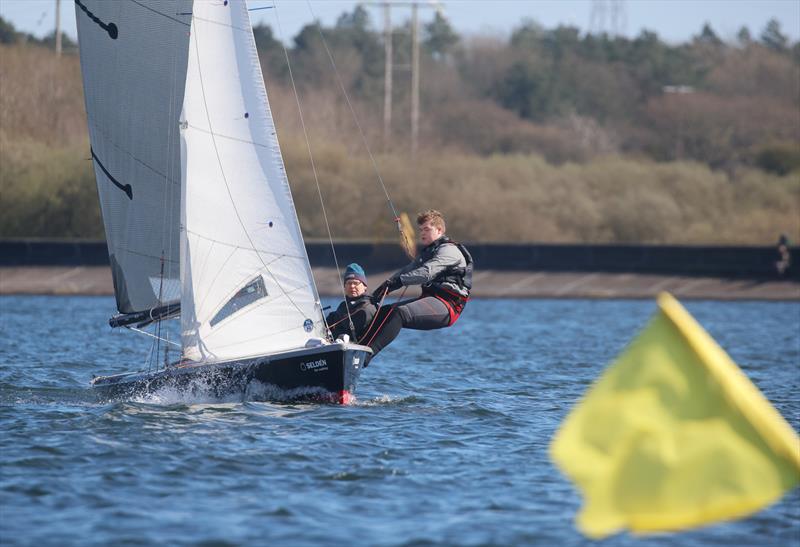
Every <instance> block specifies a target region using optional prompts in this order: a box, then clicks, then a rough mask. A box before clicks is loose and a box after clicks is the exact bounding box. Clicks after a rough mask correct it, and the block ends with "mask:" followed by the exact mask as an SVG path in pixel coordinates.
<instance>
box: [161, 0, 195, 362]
mask: <svg viewBox="0 0 800 547" xmlns="http://www.w3.org/2000/svg"><path fill="white" fill-rule="evenodd" d="M177 4H178V2H177V1H176V2H175V7H176V8H177ZM190 21H191V19H190ZM189 29H190V30H191V24H190V26H189ZM186 41H187V44H186V47H187V51H188V47H189V44H188V41H189V40H188V38H187V40H186ZM170 50H171V53H172V74H173V77H172V79H171V81H170V88H169V119H168V123H167V168H166V171H167V173H166V174H165V175H164V179H165V180H166V181H167V182H169V181H170V179H171V178H172V177H174V174H175V166H176V162H175V153H176V152H177V153H178V154H179V156H178V165H180V152H179V150H180V148H178V149H177V150H176V148H175V140H176V137H177V139H180V135H176V132H175V129H176V126H177V122H178V120H177V119H176V115H175V114H176V113H175V109H176V99H177V87H178V71H177V70H176V69H177V65H178V55H177V52H178V48H177V47H172V48H170ZM181 191H182V189H181V187H180V186H178V195H180V193H181ZM174 197H175V196H174V188H173V187H171V186H170V185H165V191H164V200H163V204H162V206H163V215H162V230H161V248H162V251H161V277H160V279H159V286H158V301H159V303H161V304H163V302H164V278H165V267H164V266H165V264H164V260H165V257H164V250H163V249H164V247H166V248H167V253H166V255H167V256H170V257H171V256H174V255H173V253H174V251H175V249H174V248H173V245H174V239H175V238H173V237H171V234H172V227H173V226H174V225H175V218H174V212H175V207H174ZM178 204H179V207H178V208H179V209H180V198H179V199H178ZM165 238H166V241H164V239H165ZM178 241H180V221H179V222H178ZM179 267H180V264H179ZM178 300H180V295H178ZM161 323H162V321H161V320H160V319H159V320H158V322H157V327H156V329H157V331H156V332H157V335H158V337H159V338H161ZM169 335H170V333H169V331H167V340H168V341H169ZM168 348H169V345H167V346H165V350H167V349H168ZM160 349H161V347H160V345H159V347H157V348H156V360H157V359H158V353H159V350H160ZM165 361H166V359H165Z"/></svg>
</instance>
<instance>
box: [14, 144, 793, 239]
mask: <svg viewBox="0 0 800 547" xmlns="http://www.w3.org/2000/svg"><path fill="white" fill-rule="evenodd" d="M282 144H283V149H284V155H285V160H286V166H287V171H288V173H289V177H290V181H291V184H292V190H293V193H294V196H295V202H296V205H297V209H298V213H299V216H300V222H301V225H302V227H303V231H304V233H305V234H306V236H308V237H326V231H325V226H324V221H323V215H322V212H321V208H320V204H319V198H318V196H317V190H316V185H315V182H314V177H313V173H312V170H311V166H310V163H309V160H308V155H307V152H306V150H305V145H304V144H301V142H300V141H299V140H292V139H287V140H285V141H284V142H283V143H282ZM87 150H88V144H85V145H81V144H69V145H66V146H63V147H58V146H54V145H46V144H44V143H41V142H37V141H33V140H29V139H26V140H18V141H13V140H11V139H9V138H8V137H7V136H3V137H2V139H0V166H2V167H0V169H1V174H2V192H0V208H2V211H3V214H2V215H0V237H24V236H37V237H102V234H103V228H102V222H101V219H100V213H99V206H98V202H97V191H96V189H95V183H94V175H93V172H92V168H91V162H90V161H87V159H86V158H87V156H88V153H87ZM314 156H315V161H316V167H317V172H318V175H319V180H320V185H321V189H322V193H323V196H324V198H325V205H326V208H327V213H328V218H329V220H330V221H331V226H332V229H333V231H334V236H335V237H336V238H357V239H391V238H393V237H394V234H395V232H394V225H393V223H392V221H391V214H390V212H389V210H388V208H387V206H386V201H385V197H384V196H383V192H382V190H381V189H380V186H379V184H378V182H377V179H376V176H375V173H374V170H373V168H372V165H371V163H370V162H369V160H368V159H367V158H366V157H359V156H358V155H354V154H353V153H352V152H351V151H349V150H347V149H345V148H344V147H340V146H337V145H331V144H321V145H316V146H315V150H314ZM377 163H378V166H379V170H380V173H381V176H382V178H383V181H384V183H385V184H386V186H387V187H388V189H389V191H390V193H391V195H392V198H393V199H394V201H395V203H396V205H397V206H398V208H399V209H400V210H403V211H408V212H410V213H414V212H416V211H419V210H423V209H426V208H430V207H433V208H437V209H440V210H442V211H443V212H444V213H445V214H446V215H447V218H448V219H449V226H448V227H449V232H450V233H451V234H452V235H453V236H454V237H457V238H460V239H464V240H471V241H523V242H524V241H528V242H533V241H539V242H563V243H566V242H581V243H615V242H616V243H620V242H631V243H633V242H639V243H676V244H680V243H686V244H698V243H707V244H727V243H737V244H770V243H772V242H774V240H776V239H777V236H778V234H780V233H786V234H788V235H789V237H790V238H791V239H792V240H793V241H799V240H800V177H798V176H797V174H794V175H791V174H790V175H787V176H783V177H780V176H776V175H771V174H767V173H765V172H763V171H759V170H755V169H746V168H743V169H740V170H738V171H736V172H734V173H732V174H726V173H724V172H721V171H712V170H710V169H709V168H708V167H707V166H705V165H702V164H698V163H691V162H671V163H657V162H654V161H651V160H642V159H630V158H623V157H604V158H597V159H594V160H592V161H589V162H587V163H582V164H571V163H567V164H564V165H560V166H554V165H551V164H549V163H547V162H546V161H544V160H543V159H542V158H541V157H538V156H531V155H495V156H489V157H479V156H473V155H465V154H459V153H442V154H434V153H428V154H422V155H421V157H420V158H419V159H418V160H417V161H416V162H410V161H408V160H407V159H405V158H400V157H397V156H378V157H377Z"/></svg>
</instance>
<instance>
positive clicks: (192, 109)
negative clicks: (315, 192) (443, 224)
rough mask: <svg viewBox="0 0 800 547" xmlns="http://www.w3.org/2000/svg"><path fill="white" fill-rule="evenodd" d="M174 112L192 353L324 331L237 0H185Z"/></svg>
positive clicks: (294, 339)
mask: <svg viewBox="0 0 800 547" xmlns="http://www.w3.org/2000/svg"><path fill="white" fill-rule="evenodd" d="M190 34H191V37H190V45H189V61H188V68H187V74H186V89H185V95H184V102H183V113H182V118H181V128H182V129H181V147H182V148H181V162H182V163H181V165H182V169H181V177H182V178H181V181H182V201H183V208H182V215H183V218H182V222H181V225H182V232H181V291H182V292H181V301H182V304H183V306H182V313H181V331H182V341H183V347H184V356H185V357H186V358H188V359H192V360H195V361H203V362H214V361H219V360H225V359H236V358H242V357H245V356H251V355H259V354H262V355H263V354H269V353H276V352H280V351H285V350H288V349H293V348H298V347H302V346H303V345H305V344H306V342H307V341H308V340H309V339H310V338H321V337H324V335H325V328H324V321H323V317H322V309H321V305H320V304H319V297H318V295H317V292H316V286H315V284H314V279H313V276H312V274H311V268H310V265H309V263H308V258H307V255H306V251H305V246H304V244H303V237H302V234H301V232H300V226H299V224H298V222H297V215H296V212H295V208H294V203H293V202H292V198H291V192H290V189H289V185H288V180H287V179H286V174H285V169H284V167H283V159H282V157H281V153H280V148H279V146H278V142H277V137H276V133H275V126H274V122H273V120H272V115H271V112H270V110H269V104H268V101H267V95H266V90H265V89H264V83H263V77H262V74H261V67H260V64H259V60H258V55H257V53H256V50H255V42H254V39H253V35H252V30H251V27H250V20H249V15H248V13H247V6H246V4H245V3H244V2H243V1H229V2H227V3H222V2H206V1H201V0H197V1H196V2H195V4H194V7H193V11H192V28H191V33H190Z"/></svg>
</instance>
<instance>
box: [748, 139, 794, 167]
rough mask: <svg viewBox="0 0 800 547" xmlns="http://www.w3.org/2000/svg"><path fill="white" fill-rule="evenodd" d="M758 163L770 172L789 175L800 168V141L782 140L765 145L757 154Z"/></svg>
mask: <svg viewBox="0 0 800 547" xmlns="http://www.w3.org/2000/svg"><path fill="white" fill-rule="evenodd" d="M756 165H758V166H759V167H760V168H761V169H764V170H765V171H769V172H770V173H777V174H778V175H788V174H789V173H791V172H792V171H795V170H798V169H800V143H796V142H782V143H777V144H771V145H767V146H764V147H762V148H761V149H760V150H759V151H758V153H757V154H756Z"/></svg>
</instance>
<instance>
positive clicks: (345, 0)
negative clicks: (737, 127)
mask: <svg viewBox="0 0 800 547" xmlns="http://www.w3.org/2000/svg"><path fill="white" fill-rule="evenodd" d="M57 1H58V0H0V16H2V17H3V18H4V19H6V20H8V21H10V22H11V23H12V24H13V25H14V26H15V27H16V28H17V29H18V30H22V31H24V32H29V33H31V34H34V35H36V36H38V37H42V36H44V35H45V34H48V33H49V32H51V31H52V29H53V27H54V25H55V5H56V2H57ZM105 1H108V2H117V1H124V0H105ZM421 1H422V3H424V4H431V2H425V0H421ZM274 3H275V4H277V7H278V12H277V16H278V17H279V19H280V31H279V30H278V25H277V20H276V12H275V10H274V9H258V8H264V7H267V6H272V5H273V0H250V1H249V6H250V9H251V10H253V11H251V13H250V16H251V18H252V20H253V23H254V24H255V23H257V22H264V23H266V24H269V25H270V26H272V27H273V29H274V30H275V34H276V36H277V37H279V38H281V39H283V40H284V42H286V43H290V42H291V38H292V37H294V36H295V35H296V34H297V32H298V31H299V30H300V29H301V28H302V27H303V26H304V25H306V24H308V23H310V22H311V21H313V19H314V17H315V16H316V17H317V18H319V19H321V20H322V23H323V24H324V25H332V24H333V23H335V21H336V19H337V17H338V16H339V15H340V14H341V13H342V12H343V11H352V10H353V8H354V7H355V6H356V5H357V4H359V3H364V4H366V5H369V3H370V2H357V1H355V0H308V1H307V0H274ZM438 3H439V5H440V6H441V9H442V10H443V13H444V15H445V17H447V18H448V20H449V21H450V23H451V24H452V26H453V27H454V28H455V29H456V31H457V32H458V33H460V34H464V35H475V34H491V35H496V36H507V35H509V34H510V33H511V31H512V30H513V29H514V28H516V27H518V26H519V25H520V23H521V22H522V21H523V20H524V19H525V18H530V19H533V20H534V21H536V22H538V23H540V24H541V25H543V26H544V27H545V28H553V27H555V26H558V25H559V24H565V25H572V26H576V27H578V28H580V29H581V30H582V31H584V32H585V31H588V30H590V29H591V28H597V26H599V27H600V28H603V29H605V30H607V31H609V32H611V31H613V30H614V29H615V26H614V25H613V24H612V21H611V6H612V5H621V6H622V7H623V9H622V11H621V13H622V14H623V15H624V16H623V17H620V18H618V21H619V23H618V25H617V27H616V28H618V30H619V31H621V32H620V33H621V34H624V35H626V36H629V37H633V36H636V35H638V34H639V33H640V32H641V31H642V30H643V29H647V30H650V31H654V32H656V33H657V34H658V35H659V36H660V37H661V38H662V39H663V40H665V41H667V42H671V43H678V42H683V41H686V40H688V39H690V38H691V37H692V36H693V35H696V34H698V32H699V31H700V29H701V28H702V26H703V24H704V23H706V22H708V23H709V24H710V25H711V27H712V28H713V29H714V31H715V32H716V33H717V35H718V36H720V37H721V38H722V39H725V40H733V39H734V37H735V36H736V33H737V32H738V31H739V29H740V28H741V27H742V26H747V27H748V28H749V29H750V32H751V34H752V35H753V36H758V35H759V34H760V33H761V31H762V29H763V28H764V26H765V25H766V23H767V21H769V20H770V19H771V18H776V19H777V20H778V21H779V22H780V23H781V28H782V30H783V33H784V34H786V35H787V36H789V38H790V39H791V40H792V41H797V40H800V0H445V1H441V2H438ZM309 5H310V7H309ZM602 7H605V14H606V15H605V17H595V18H594V20H595V21H599V25H597V24H596V25H595V26H594V27H592V25H591V23H592V21H593V18H592V15H593V13H594V14H595V15H596V16H597V15H599V14H601V13H603V10H602V9H600V8H602ZM368 9H369V11H370V13H371V15H372V20H373V22H374V24H375V25H378V26H382V24H383V12H382V9H381V8H379V7H377V6H373V7H369V8H368ZM312 12H313V14H314V15H312ZM433 13H434V10H433V9H421V10H420V21H421V22H423V23H424V22H426V21H429V20H430V19H431V18H432V17H433ZM409 17H410V8H408V7H400V6H398V7H394V8H393V9H392V19H393V22H395V23H397V24H401V23H403V22H404V21H406V20H407V19H408V18H409ZM61 19H62V27H63V29H64V31H65V32H66V33H67V34H69V35H70V36H71V37H72V38H74V37H75V35H76V32H75V8H74V3H73V2H72V0H61Z"/></svg>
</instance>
